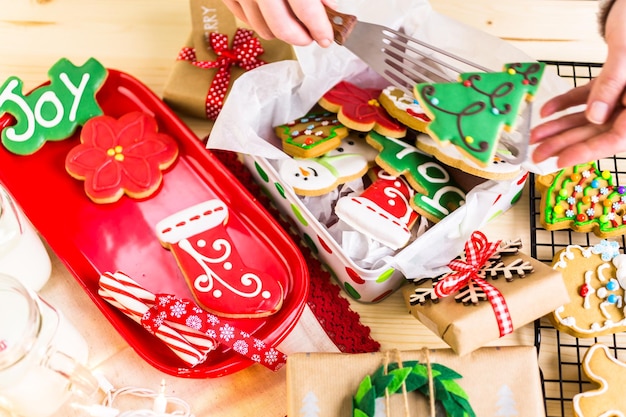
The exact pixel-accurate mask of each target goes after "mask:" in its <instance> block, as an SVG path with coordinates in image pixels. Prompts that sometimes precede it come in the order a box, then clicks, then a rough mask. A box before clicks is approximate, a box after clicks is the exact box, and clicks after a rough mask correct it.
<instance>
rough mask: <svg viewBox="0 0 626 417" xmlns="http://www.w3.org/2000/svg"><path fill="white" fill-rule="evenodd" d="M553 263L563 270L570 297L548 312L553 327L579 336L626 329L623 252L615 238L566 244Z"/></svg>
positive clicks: (604, 333) (595, 335)
mask: <svg viewBox="0 0 626 417" xmlns="http://www.w3.org/2000/svg"><path fill="white" fill-rule="evenodd" d="M552 265H553V268H554V269H555V270H558V271H560V272H561V273H562V274H563V281H564V282H565V285H566V287H567V290H568V293H569V298H570V302H569V303H567V304H565V305H563V306H560V307H559V308H557V309H556V310H555V311H554V312H553V313H552V314H551V315H550V316H549V317H550V319H551V321H552V323H553V324H554V327H555V328H557V329H558V330H560V331H563V332H566V333H568V334H571V335H572V336H575V337H579V338H590V337H597V336H601V335H606V334H613V333H618V332H623V331H626V313H625V309H626V305H625V304H624V294H625V289H626V255H624V254H620V253H619V245H618V244H617V242H614V241H609V240H603V241H601V242H600V243H598V244H597V245H594V246H591V247H582V246H578V245H569V246H567V247H566V248H565V249H563V250H561V251H560V252H558V253H557V254H556V255H555V256H554V259H553V264H552Z"/></svg>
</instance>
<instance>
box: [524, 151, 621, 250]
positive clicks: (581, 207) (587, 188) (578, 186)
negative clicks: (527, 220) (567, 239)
mask: <svg viewBox="0 0 626 417" xmlns="http://www.w3.org/2000/svg"><path fill="white" fill-rule="evenodd" d="M536 186H537V190H538V191H539V192H540V193H541V204H540V212H539V213H540V216H539V219H540V221H541V225H542V226H543V227H544V228H545V229H546V230H561V229H567V228H570V229H572V230H574V231H576V232H583V233H588V232H593V233H595V234H596V235H597V236H598V237H601V238H608V237H612V236H618V235H623V234H624V233H626V187H624V186H618V185H617V183H616V180H615V178H614V177H613V175H612V174H611V173H610V172H609V171H606V170H604V171H601V170H600V169H599V168H598V164H597V162H596V161H593V162H589V163H586V164H578V165H575V166H573V167H568V168H564V169H562V170H560V171H558V172H556V173H552V174H548V175H540V176H538V177H537V179H536Z"/></svg>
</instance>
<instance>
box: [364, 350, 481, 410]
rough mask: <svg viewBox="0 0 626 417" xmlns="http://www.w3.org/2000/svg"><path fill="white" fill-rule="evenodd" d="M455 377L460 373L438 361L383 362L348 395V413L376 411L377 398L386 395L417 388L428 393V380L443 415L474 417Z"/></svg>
mask: <svg viewBox="0 0 626 417" xmlns="http://www.w3.org/2000/svg"><path fill="white" fill-rule="evenodd" d="M459 378H462V376H461V375H460V374H458V373H457V372H455V371H454V370H452V369H450V368H448V367H446V366H444V365H441V364H439V363H427V364H422V363H420V362H418V361H404V362H393V363H389V364H386V365H383V366H381V367H380V368H378V369H377V370H376V372H374V374H372V375H366V376H365V378H363V380H362V381H361V382H360V383H359V386H358V388H357V392H356V394H355V395H354V397H353V398H352V416H353V417H374V416H376V415H379V414H378V413H377V409H378V407H377V400H378V399H379V398H384V397H385V396H387V395H393V394H403V395H406V394H407V393H409V392H420V393H422V394H423V395H426V396H427V397H428V396H430V395H431V394H430V392H431V391H430V389H429V384H433V385H434V386H435V387H436V389H434V390H433V394H434V396H435V398H434V400H435V401H436V402H438V403H440V404H441V406H443V409H444V410H445V413H446V416H458V417H475V416H476V413H475V412H474V410H473V409H472V406H471V405H470V402H469V397H468V395H467V393H466V392H465V391H464V390H463V388H462V387H461V386H460V385H459V384H458V383H457V382H456V381H455V379H459Z"/></svg>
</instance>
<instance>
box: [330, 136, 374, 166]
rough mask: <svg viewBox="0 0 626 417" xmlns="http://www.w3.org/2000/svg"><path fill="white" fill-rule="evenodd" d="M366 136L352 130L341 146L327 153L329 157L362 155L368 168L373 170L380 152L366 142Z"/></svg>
mask: <svg viewBox="0 0 626 417" xmlns="http://www.w3.org/2000/svg"><path fill="white" fill-rule="evenodd" d="M365 137H366V134H365V133H362V132H357V131H354V130H351V131H350V132H349V133H348V136H346V137H345V138H344V139H342V140H341V143H340V144H339V146H337V147H336V148H335V149H332V150H330V151H328V152H327V153H326V155H327V156H336V155H349V154H356V155H361V156H362V157H363V158H365V160H366V161H367V166H368V167H369V168H372V167H374V166H376V157H377V156H378V151H377V150H376V149H375V148H373V147H372V146H370V145H369V144H368V143H367V141H366V140H365Z"/></svg>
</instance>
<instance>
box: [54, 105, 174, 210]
mask: <svg viewBox="0 0 626 417" xmlns="http://www.w3.org/2000/svg"><path fill="white" fill-rule="evenodd" d="M157 130H158V126H157V123H156V120H155V119H154V118H153V117H152V116H150V115H148V114H146V113H142V112H132V113H128V114H125V115H124V116H122V117H120V118H119V119H114V118H113V117H110V116H97V117H94V118H92V119H90V120H89V121H88V122H87V123H85V126H84V127H83V129H82V131H81V135H80V140H81V143H80V144H79V145H77V146H76V147H74V148H72V149H71V150H70V151H69V153H68V154H67V157H66V159H65V168H66V170H67V172H68V173H69V174H70V175H72V176H73V177H75V178H78V179H81V180H84V183H85V185H84V188H85V193H86V194H87V196H88V197H89V198H90V199H91V200H93V201H94V202H96V203H111V202H115V201H117V200H119V199H120V198H121V197H122V195H124V194H127V195H129V196H130V197H133V198H145V197H148V196H150V195H152V194H153V193H154V192H155V191H156V190H157V189H158V187H159V185H160V184H161V182H162V180H163V173H162V172H161V171H162V170H164V169H167V168H168V167H169V166H170V165H172V163H174V161H175V160H176V157H177V156H178V145H177V144H176V141H174V139H172V138H171V137H170V136H169V135H166V134H164V133H160V132H158V131H157Z"/></svg>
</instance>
